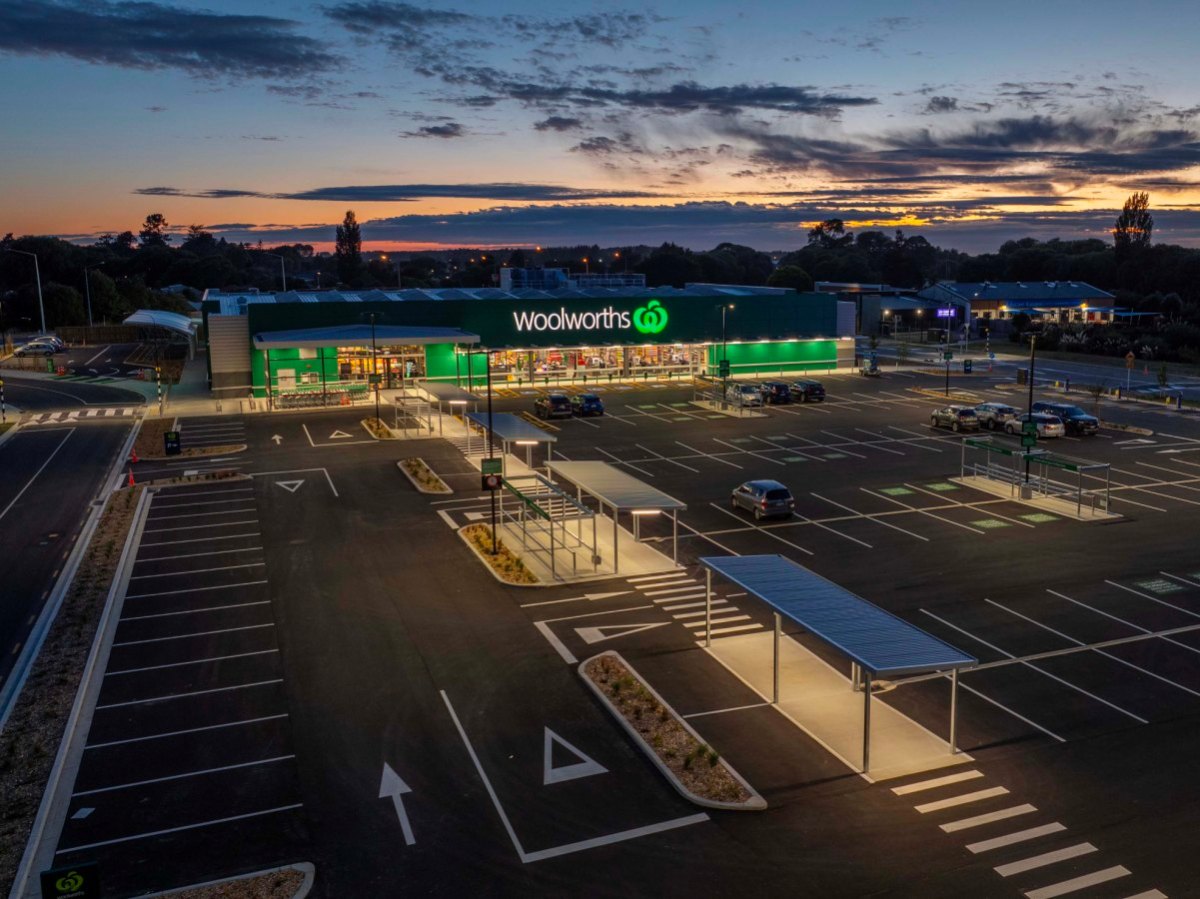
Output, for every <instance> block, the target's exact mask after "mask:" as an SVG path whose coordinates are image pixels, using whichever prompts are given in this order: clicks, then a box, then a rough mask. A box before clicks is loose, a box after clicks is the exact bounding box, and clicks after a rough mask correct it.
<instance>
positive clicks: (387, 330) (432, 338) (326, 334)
mask: <svg viewBox="0 0 1200 899" xmlns="http://www.w3.org/2000/svg"><path fill="white" fill-rule="evenodd" d="M370 343H371V325H370V323H369V322H368V323H365V324H354V325H336V326H331V327H327V328H300V329H297V330H294V331H264V332H262V333H259V334H255V335H254V346H255V347H256V348H257V349H260V350H274V349H283V348H300V349H319V348H320V347H330V346H368V345H370ZM426 343H479V335H478V334H470V333H468V332H466V331H461V330H459V329H458V328H433V327H429V328H426V327H401V326H398V325H379V324H377V325H376V326H375V344H376V346H378V345H380V344H382V345H384V346H392V345H417V344H426Z"/></svg>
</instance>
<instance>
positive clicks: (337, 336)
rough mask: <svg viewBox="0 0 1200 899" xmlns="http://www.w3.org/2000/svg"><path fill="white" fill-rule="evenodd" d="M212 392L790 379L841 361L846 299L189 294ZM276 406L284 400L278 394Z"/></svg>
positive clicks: (749, 292)
mask: <svg viewBox="0 0 1200 899" xmlns="http://www.w3.org/2000/svg"><path fill="white" fill-rule="evenodd" d="M201 314H202V317H203V325H204V330H203V333H204V340H205V342H206V345H207V349H208V354H207V356H208V373H209V384H210V386H211V388H212V391H213V393H214V395H216V396H218V397H221V396H225V397H246V396H248V395H250V394H253V395H254V396H256V397H272V398H275V399H278V400H281V401H282V400H286V399H288V398H303V397H304V395H306V394H307V395H308V398H309V399H312V398H313V397H312V395H313V394H320V395H321V397H322V400H320V401H318V403H317V404H323V403H324V402H325V398H326V397H333V398H334V399H333V400H331V401H337V402H345V401H346V399H347V397H348V398H350V399H354V398H359V397H363V396H365V394H366V392H367V390H368V389H369V387H368V385H369V383H370V382H371V380H372V379H371V374H372V372H374V374H375V375H377V376H378V377H377V382H378V383H379V384H380V385H381V387H383V388H384V389H388V388H399V387H403V386H405V384H406V382H409V381H412V380H420V379H428V380H431V381H443V382H450V383H457V384H462V385H464V386H465V385H466V384H467V383H468V382H471V383H474V384H482V383H483V380H484V373H485V371H486V370H487V367H490V370H491V375H492V379H493V381H494V382H499V383H505V382H507V383H518V384H519V383H526V384H528V383H529V382H530V381H531V380H533V381H535V382H536V383H538V384H542V383H549V380H553V381H555V382H572V381H579V382H584V383H587V382H600V383H602V382H604V381H605V380H609V381H612V380H616V379H629V378H639V379H640V378H670V377H687V376H694V375H700V374H711V375H715V374H716V373H717V371H718V362H719V361H720V360H721V359H722V358H727V359H728V360H729V367H730V371H731V374H732V376H734V377H738V376H761V377H766V376H769V375H772V374H774V375H785V376H786V375H798V374H800V373H802V372H805V371H815V370H819V371H827V370H831V369H836V368H848V367H851V366H852V365H853V364H854V340H853V334H854V306H853V304H852V303H846V302H839V301H838V299H837V297H835V296H834V295H832V294H826V293H797V292H795V291H793V290H790V289H783V288H769V287H749V286H740V285H714V284H692V285H688V286H687V287H685V288H682V289H678V288H671V287H661V288H638V287H624V288H589V289H576V288H564V289H559V290H528V289H527V290H517V291H505V290H499V289H496V288H440V289H408V290H391V291H387V290H370V291H321V292H315V291H288V292H286V293H278V294H265V293H255V292H245V293H222V292H220V291H216V290H209V291H206V293H205V294H204V298H203V300H202V302H201ZM280 405H287V403H286V402H281V403H280Z"/></svg>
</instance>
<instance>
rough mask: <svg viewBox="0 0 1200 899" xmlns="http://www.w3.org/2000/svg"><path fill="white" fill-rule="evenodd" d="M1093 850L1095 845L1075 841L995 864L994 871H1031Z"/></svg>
mask: <svg viewBox="0 0 1200 899" xmlns="http://www.w3.org/2000/svg"><path fill="white" fill-rule="evenodd" d="M1095 851H1096V847H1095V846H1093V845H1092V844H1091V843H1076V844H1075V845H1074V846H1066V847H1064V848H1062V849H1055V850H1054V851H1053V852H1043V853H1042V854H1041V855H1034V856H1030V857H1029V858H1023V859H1021V860H1020V861H1017V862H1009V863H1008V864H1006V865H997V866H996V873H997V874H999V875H1000V876H1001V877H1012V876H1013V875H1014V874H1021V873H1023V872H1025V871H1032V870H1034V869H1035V868H1044V867H1046V865H1053V864H1055V863H1056V862H1065V861H1067V860H1068V859H1072V858H1079V857H1080V856H1081V855H1091V854H1092V853H1093V852H1095Z"/></svg>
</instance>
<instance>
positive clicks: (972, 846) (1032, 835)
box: [967, 821, 1067, 854]
mask: <svg viewBox="0 0 1200 899" xmlns="http://www.w3.org/2000/svg"><path fill="white" fill-rule="evenodd" d="M1066 829H1067V828H1066V827H1065V826H1064V825H1062V824H1059V823H1058V822H1057V821H1055V822H1054V823H1053V824H1043V825H1041V826H1040V827H1030V828H1028V829H1026V830H1017V831H1014V832H1013V833H1006V834H1005V835H1004V836H1002V837H992V838H991V839H990V840H980V841H979V842H978V843H968V844H967V851H968V852H972V853H975V854H978V853H980V852H991V851H992V850H993V849H1003V848H1004V847H1005V846H1013V845H1015V844H1017V843H1025V842H1028V841H1029V840H1036V839H1039V838H1041V837H1048V836H1050V834H1052V833H1062V832H1063V831H1064V830H1066Z"/></svg>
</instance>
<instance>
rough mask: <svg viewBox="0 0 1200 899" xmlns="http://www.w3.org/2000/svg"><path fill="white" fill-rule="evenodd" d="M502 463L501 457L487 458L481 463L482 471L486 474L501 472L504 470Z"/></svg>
mask: <svg viewBox="0 0 1200 899" xmlns="http://www.w3.org/2000/svg"><path fill="white" fill-rule="evenodd" d="M502 464H503V460H501V459H499V458H496V457H491V458H487V459H484V460H483V461H482V462H481V463H480V471H482V472H483V473H484V474H500V473H501V472H502V471H503V467H502Z"/></svg>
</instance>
